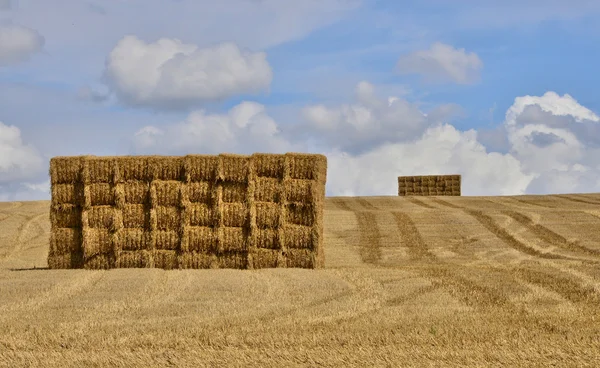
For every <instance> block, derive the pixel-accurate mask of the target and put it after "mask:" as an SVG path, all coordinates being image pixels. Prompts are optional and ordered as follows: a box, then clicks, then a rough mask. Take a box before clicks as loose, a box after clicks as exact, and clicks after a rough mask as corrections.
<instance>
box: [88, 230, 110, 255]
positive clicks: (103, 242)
mask: <svg viewBox="0 0 600 368" xmlns="http://www.w3.org/2000/svg"><path fill="white" fill-rule="evenodd" d="M82 249H83V258H84V260H85V261H86V262H87V260H88V259H91V258H93V257H94V256H97V255H100V254H104V255H106V254H111V253H113V243H112V234H111V232H110V231H109V230H108V229H92V228H85V227H84V228H83V246H82Z"/></svg>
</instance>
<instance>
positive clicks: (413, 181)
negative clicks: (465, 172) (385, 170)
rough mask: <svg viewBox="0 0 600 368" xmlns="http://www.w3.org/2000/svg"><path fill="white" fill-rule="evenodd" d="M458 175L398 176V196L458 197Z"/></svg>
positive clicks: (459, 180)
mask: <svg viewBox="0 0 600 368" xmlns="http://www.w3.org/2000/svg"><path fill="white" fill-rule="evenodd" d="M460 182H461V179H460V175H427V176H399V177H398V195H399V196H460V195H461V193H460Z"/></svg>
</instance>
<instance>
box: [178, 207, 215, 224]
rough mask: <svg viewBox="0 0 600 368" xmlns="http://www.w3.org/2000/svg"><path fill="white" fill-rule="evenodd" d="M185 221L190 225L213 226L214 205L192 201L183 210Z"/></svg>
mask: <svg viewBox="0 0 600 368" xmlns="http://www.w3.org/2000/svg"><path fill="white" fill-rule="evenodd" d="M182 220H183V222H184V223H185V224H186V225H188V226H212V225H213V224H214V221H215V215H214V209H213V207H212V206H210V205H207V204H203V203H192V204H190V205H188V206H186V208H185V209H184V210H183V214H182Z"/></svg>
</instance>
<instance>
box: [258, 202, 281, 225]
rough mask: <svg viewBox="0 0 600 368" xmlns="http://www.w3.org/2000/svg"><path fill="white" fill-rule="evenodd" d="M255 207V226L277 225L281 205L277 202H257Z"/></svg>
mask: <svg viewBox="0 0 600 368" xmlns="http://www.w3.org/2000/svg"><path fill="white" fill-rule="evenodd" d="M254 206H255V209H256V228H257V229H266V228H269V229H273V228H277V227H278V226H279V217H280V213H281V206H280V205H279V204H277V203H267V202H262V203H261V202H257V203H255V205H254Z"/></svg>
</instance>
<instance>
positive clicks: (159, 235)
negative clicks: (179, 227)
mask: <svg viewBox="0 0 600 368" xmlns="http://www.w3.org/2000/svg"><path fill="white" fill-rule="evenodd" d="M154 237H155V239H156V243H155V247H154V248H155V249H156V250H177V249H179V244H180V243H181V238H180V236H179V232H178V231H156V232H154Z"/></svg>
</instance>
